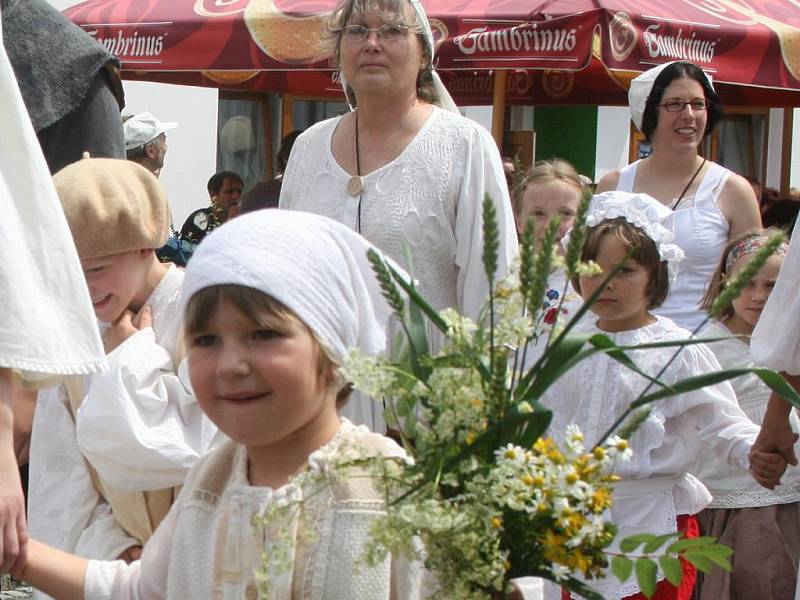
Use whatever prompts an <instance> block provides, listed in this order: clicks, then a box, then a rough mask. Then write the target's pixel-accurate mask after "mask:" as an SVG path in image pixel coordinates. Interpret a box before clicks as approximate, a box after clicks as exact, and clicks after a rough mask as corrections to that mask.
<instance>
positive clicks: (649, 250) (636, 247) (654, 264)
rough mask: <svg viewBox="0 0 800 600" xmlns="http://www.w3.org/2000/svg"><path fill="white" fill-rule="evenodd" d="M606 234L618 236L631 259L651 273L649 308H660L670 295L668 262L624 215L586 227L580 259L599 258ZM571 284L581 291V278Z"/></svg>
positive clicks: (573, 279)
mask: <svg viewBox="0 0 800 600" xmlns="http://www.w3.org/2000/svg"><path fill="white" fill-rule="evenodd" d="M607 235H615V236H616V237H617V239H618V240H619V241H620V242H622V243H623V245H624V246H625V247H626V248H628V250H630V251H631V254H630V258H632V259H633V260H635V261H636V262H637V263H639V264H640V265H642V266H643V267H644V268H645V269H647V272H648V275H649V276H648V280H647V289H646V290H645V293H646V294H647V308H648V310H649V309H653V308H658V307H659V306H661V305H662V304H664V300H666V299H667V294H669V271H668V269H667V261H665V260H661V256H660V255H659V254H658V248H657V247H656V243H655V242H654V241H653V240H651V239H650V238H649V237H648V236H647V235H646V234H645V233H644V232H643V231H642V230H641V229H639V228H638V227H637V226H636V225H633V224H631V223H629V222H628V221H626V220H625V219H624V218H623V217H617V218H615V219H607V220H605V221H603V222H602V223H600V224H599V225H596V226H594V227H591V228H589V229H587V230H586V241H585V242H584V243H583V251H582V252H581V261H584V262H586V261H590V260H596V259H597V254H598V253H599V252H600V242H602V241H603V238H604V237H605V236H607ZM572 285H573V287H574V288H575V290H577V292H578V293H580V292H581V286H580V278H579V277H578V276H577V275H576V276H575V277H573V278H572Z"/></svg>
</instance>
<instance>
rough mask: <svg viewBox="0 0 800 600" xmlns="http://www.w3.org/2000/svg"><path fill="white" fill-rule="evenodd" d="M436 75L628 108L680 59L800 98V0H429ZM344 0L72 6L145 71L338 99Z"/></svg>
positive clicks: (537, 98) (781, 96)
mask: <svg viewBox="0 0 800 600" xmlns="http://www.w3.org/2000/svg"><path fill="white" fill-rule="evenodd" d="M423 3H424V5H425V7H426V10H427V12H428V15H429V18H430V21H431V27H432V29H433V31H434V36H435V38H436V46H437V58H438V69H439V71H440V73H441V74H442V79H443V80H444V81H445V84H446V85H447V86H448V88H449V89H450V90H451V92H452V93H453V96H454V97H455V98H456V99H457V100H458V101H460V102H462V103H465V104H468V103H472V104H474V103H484V102H490V101H491V95H492V94H491V92H492V83H491V71H493V70H495V69H509V70H511V73H510V76H509V78H508V84H507V85H508V89H507V92H508V100H509V101H510V102H524V103H529V104H548V103H577V104H623V103H624V102H625V90H626V89H627V84H628V82H629V81H630V79H631V78H632V77H634V76H635V75H636V74H638V73H639V72H641V71H644V70H646V69H648V68H650V67H651V66H653V65H656V64H660V63H663V62H666V61H670V60H676V59H682V60H690V61H692V62H694V63H696V64H698V65H699V66H700V67H702V68H703V69H705V70H706V71H707V72H708V73H709V74H711V75H712V76H713V78H714V80H715V82H716V83H719V84H721V85H719V86H718V89H719V91H720V93H721V95H722V96H723V101H725V102H726V103H727V104H740V105H741V104H760V105H768V106H800V0H746V1H745V0H669V1H667V0H636V1H635V2H634V1H633V0H549V1H545V2H531V1H530V0H423ZM335 4H336V0H88V1H87V2H83V3H81V4H78V5H76V6H73V7H72V8H70V9H68V10H67V11H65V13H66V14H67V16H69V18H71V19H72V20H73V21H74V22H76V23H78V24H79V25H81V26H82V27H83V28H84V29H85V30H86V31H87V32H89V33H90V34H91V35H93V36H95V37H96V38H97V39H98V40H99V41H100V42H101V43H103V44H104V45H105V46H106V47H107V48H108V49H109V50H110V51H111V52H113V53H114V54H116V55H117V56H119V57H120V59H121V60H122V62H123V73H124V75H125V76H126V77H128V78H131V79H147V80H155V81H168V82H174V83H188V84H196V85H207V86H218V87H223V88H229V89H245V90H269V91H279V92H290V93H293V94H296V95H310V96H335V95H339V93H340V92H339V86H338V83H337V81H336V77H335V68H334V65H333V64H332V61H331V59H330V48H331V44H330V40H329V38H328V37H327V36H326V23H327V19H328V16H329V15H330V13H331V11H332V10H333V9H334V7H335Z"/></svg>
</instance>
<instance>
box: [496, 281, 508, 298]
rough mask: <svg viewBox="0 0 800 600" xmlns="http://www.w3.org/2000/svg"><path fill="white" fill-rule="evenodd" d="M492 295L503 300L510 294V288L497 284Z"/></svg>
mask: <svg viewBox="0 0 800 600" xmlns="http://www.w3.org/2000/svg"><path fill="white" fill-rule="evenodd" d="M494 295H495V296H496V297H497V298H502V299H503V300H505V299H506V298H508V297H509V296H510V295H511V289H509V288H507V287H505V286H501V285H499V286H497V290H496V291H495V293H494Z"/></svg>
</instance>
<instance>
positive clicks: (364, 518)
mask: <svg viewBox="0 0 800 600" xmlns="http://www.w3.org/2000/svg"><path fill="white" fill-rule="evenodd" d="M345 452H346V453H347V455H348V457H353V458H355V457H358V456H361V457H365V456H376V455H383V456H396V457H403V456H404V453H403V450H402V449H401V448H400V447H399V446H397V444H395V443H394V442H392V441H391V440H389V439H388V438H386V437H384V436H379V435H377V434H373V433H370V432H369V431H367V429H366V428H365V427H356V426H354V425H352V424H351V423H350V422H348V421H347V420H343V421H342V425H341V427H340V428H339V431H338V432H337V434H336V435H335V436H334V438H333V440H331V442H329V443H328V444H326V445H325V446H323V447H322V448H320V449H319V450H317V451H316V452H314V453H312V454H311V456H309V460H308V462H309V469H310V470H313V471H316V472H324V471H325V470H326V469H328V468H329V467H330V465H331V464H332V463H333V462H335V461H337V460H338V459H341V457H342V456H343V454H344V453H345ZM287 498H291V499H294V500H301V499H302V500H305V504H304V505H303V508H302V509H301V511H300V515H299V516H298V515H297V513H295V516H294V518H292V519H291V522H290V523H289V525H288V526H287V528H288V531H289V535H290V538H291V539H292V540H294V544H293V546H292V549H291V552H290V566H289V568H288V569H287V570H285V571H282V572H280V571H279V572H276V573H274V578H273V581H272V582H271V583H272V589H271V592H270V595H269V596H268V599H269V600H290V599H291V600H341V599H342V598H348V599H353V600H375V599H379V598H380V599H385V600H389V599H397V600H416V599H417V598H420V597H422V596H421V595H422V590H421V587H422V577H423V575H424V571H423V570H422V568H421V566H420V565H419V564H417V563H413V562H409V561H405V560H403V559H401V558H399V557H387V559H386V561H385V562H384V563H382V564H378V565H377V566H375V567H367V566H366V565H365V564H363V563H362V562H360V561H361V557H362V551H363V549H364V546H365V544H366V542H367V540H368V533H369V528H370V525H371V523H372V522H373V521H374V520H375V519H376V518H378V517H379V516H380V515H381V514H383V511H384V506H385V505H384V496H383V492H382V491H381V490H380V489H378V488H377V486H375V485H374V484H373V483H370V481H369V479H368V478H365V477H364V476H363V475H360V476H359V475H356V476H353V477H352V478H351V477H345V478H343V479H341V480H338V481H337V482H336V483H335V484H334V485H333V486H332V487H330V488H325V490H324V491H322V492H319V491H318V490H317V493H316V494H314V495H312V494H310V493H309V490H307V489H305V488H304V487H303V486H302V485H298V484H297V483H296V482H295V480H292V481H290V482H289V483H287V484H286V485H284V486H283V487H281V488H279V489H277V490H272V489H270V488H266V487H254V486H251V485H250V484H249V483H248V480H247V457H246V451H245V449H244V447H243V446H240V445H238V444H235V443H233V442H229V443H228V444H226V445H224V446H223V447H222V448H219V449H218V450H216V451H215V452H213V453H211V454H209V455H208V456H207V457H206V458H204V459H203V460H202V461H201V462H200V463H199V464H198V465H197V467H195V468H194V469H193V470H192V471H191V473H190V474H189V476H188V477H187V480H186V484H185V485H184V487H183V490H182V491H181V494H180V496H179V497H178V499H177V500H176V502H175V504H174V505H173V507H172V510H171V511H170V513H169V515H167V517H166V519H164V521H163V522H162V524H161V526H160V527H159V528H158V530H157V531H156V533H155V534H154V535H153V537H152V538H151V540H150V541H149V542H148V543H147V545H146V546H145V548H144V553H143V555H142V559H141V560H140V561H137V562H135V563H132V564H130V565H126V564H125V563H124V562H122V561H115V562H101V561H91V562H90V563H89V568H88V570H87V573H86V580H85V583H86V594H85V596H86V600H100V599H106V598H114V599H116V600H134V599H135V600H162V599H169V600H184V599H186V598H192V600H211V599H213V600H234V599H235V600H241V599H242V598H246V599H249V598H253V599H255V598H256V596H257V590H258V584H257V581H256V576H255V570H256V569H257V568H259V567H260V565H261V554H262V552H263V551H265V550H269V548H270V545H271V544H274V543H276V541H277V539H278V538H280V536H275V535H274V534H272V535H270V534H269V533H268V534H265V535H263V536H260V535H257V534H256V533H255V531H254V529H253V524H252V516H253V515H254V514H256V513H259V512H260V511H263V510H264V509H265V508H266V507H269V506H270V505H274V504H275V503H282V502H285V501H286V499H287ZM299 520H302V521H303V522H304V523H305V524H306V525H308V526H310V528H311V529H312V530H313V532H314V534H313V536H312V539H308V538H306V537H303V536H299V535H298V531H299V525H298V521H299Z"/></svg>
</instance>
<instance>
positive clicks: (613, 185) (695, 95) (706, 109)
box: [597, 61, 761, 330]
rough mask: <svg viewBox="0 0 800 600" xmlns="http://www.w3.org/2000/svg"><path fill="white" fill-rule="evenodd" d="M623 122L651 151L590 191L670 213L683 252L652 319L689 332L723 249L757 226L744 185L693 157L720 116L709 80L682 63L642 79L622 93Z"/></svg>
mask: <svg viewBox="0 0 800 600" xmlns="http://www.w3.org/2000/svg"><path fill="white" fill-rule="evenodd" d="M628 101H629V107H630V112H631V120H632V121H633V123H634V125H636V127H637V128H638V129H639V130H640V131H641V132H642V133H643V134H644V136H645V138H646V139H647V141H648V142H649V143H650V145H651V147H652V153H651V154H650V156H648V157H647V158H644V159H642V160H638V161H636V162H634V163H632V164H630V165H628V166H627V167H624V168H623V169H621V170H618V171H612V172H611V173H608V174H607V175H606V176H605V177H603V178H602V179H601V180H600V182H599V184H598V186H597V192H598V193H599V192H605V191H609V190H621V191H626V192H644V193H646V194H649V195H651V196H653V197H654V198H656V199H657V200H659V201H660V202H662V203H663V204H665V205H666V206H668V207H669V208H671V209H672V210H673V215H672V217H671V225H672V228H673V231H674V233H675V242H676V243H677V244H678V246H680V247H681V249H683V251H684V252H685V253H686V258H685V259H684V260H683V262H681V266H680V270H679V273H678V278H677V280H676V281H675V283H674V285H672V286H671V287H670V294H669V296H668V298H667V301H666V302H664V304H663V305H662V306H661V308H660V309H658V310H657V311H656V312H657V313H658V314H660V315H662V316H665V317H669V318H670V319H672V320H673V321H675V322H676V323H677V324H678V325H681V326H682V327H685V328H686V329H689V330H694V329H695V327H697V326H698V325H699V324H700V323H701V322H702V321H703V320H704V318H705V311H703V310H702V309H700V307H699V304H700V301H701V300H702V297H703V294H704V292H705V290H706V287H707V286H708V283H709V281H710V279H711V275H712V273H713V272H714V269H715V268H716V265H717V263H718V262H719V257H720V255H721V254H722V250H723V248H725V246H726V245H727V243H728V242H729V241H730V240H732V239H734V238H736V237H738V236H739V235H741V234H743V233H745V232H747V231H752V230H754V229H758V228H760V227H761V216H760V214H759V210H758V202H757V201H756V198H755V195H754V194H753V189H752V187H751V186H750V184H749V183H747V181H746V180H745V179H744V178H743V177H741V176H739V175H736V174H734V173H732V172H731V171H729V170H728V169H725V168H724V167H722V166H720V165H718V164H716V163H714V162H712V161H709V160H707V159H705V158H703V157H702V156H700V155H699V154H698V149H699V147H700V144H701V142H702V141H703V139H704V138H705V137H706V136H707V135H709V134H710V133H711V132H712V131H713V129H714V127H715V126H716V124H717V123H718V122H719V120H720V118H721V116H722V107H721V105H720V101H719V96H718V95H717V93H716V92H715V91H714V88H713V86H712V85H711V78H710V77H709V76H707V75H706V74H705V73H704V72H703V71H702V70H701V69H700V68H699V67H697V66H696V65H694V64H693V63H690V62H685V61H675V62H670V63H666V64H663V65H659V66H657V67H654V68H652V69H650V70H649V71H646V72H644V73H642V74H641V75H640V76H639V77H637V78H636V79H634V80H633V81H632V82H631V87H630V90H629V92H628Z"/></svg>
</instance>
